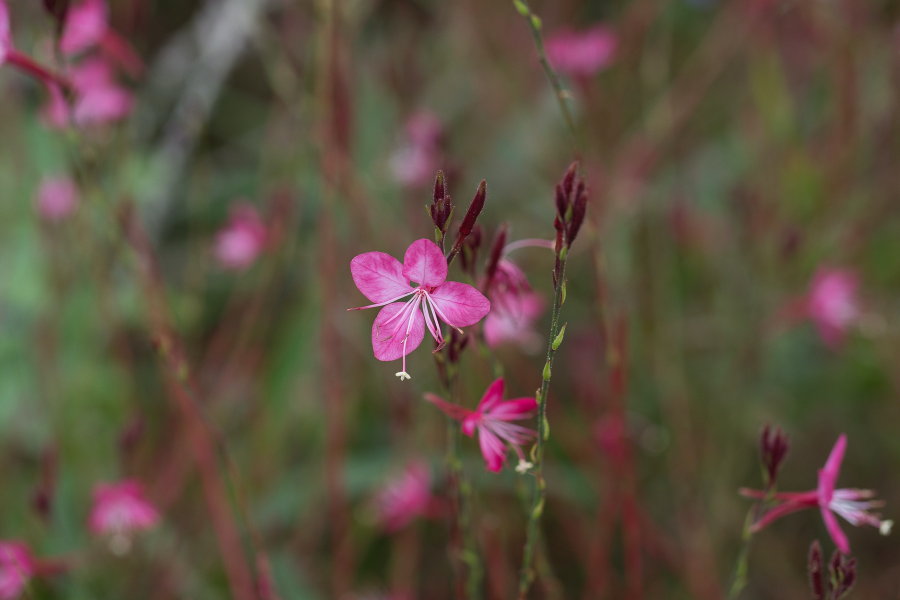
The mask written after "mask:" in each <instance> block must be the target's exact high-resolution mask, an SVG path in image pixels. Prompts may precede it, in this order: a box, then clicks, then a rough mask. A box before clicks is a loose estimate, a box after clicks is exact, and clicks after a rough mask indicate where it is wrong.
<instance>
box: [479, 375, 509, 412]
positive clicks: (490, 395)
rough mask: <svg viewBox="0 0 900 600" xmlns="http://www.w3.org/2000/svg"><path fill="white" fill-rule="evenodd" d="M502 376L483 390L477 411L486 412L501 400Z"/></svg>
mask: <svg viewBox="0 0 900 600" xmlns="http://www.w3.org/2000/svg"><path fill="white" fill-rule="evenodd" d="M503 387H504V382H503V378H502V377H500V378H498V379H495V380H494V381H493V382H491V385H489V386H488V387H487V389H486V390H484V394H483V395H482V396H481V401H480V402H479V403H478V412H488V411H489V410H491V408H493V407H494V406H496V405H497V404H498V403H499V402H500V401H501V400H503Z"/></svg>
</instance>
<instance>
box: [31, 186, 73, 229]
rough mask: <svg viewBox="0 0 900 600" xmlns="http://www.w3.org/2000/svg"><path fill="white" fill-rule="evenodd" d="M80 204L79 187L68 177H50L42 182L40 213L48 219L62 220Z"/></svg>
mask: <svg viewBox="0 0 900 600" xmlns="http://www.w3.org/2000/svg"><path fill="white" fill-rule="evenodd" d="M77 204H78V187H77V186H76V185H75V182H74V181H72V180H71V179H70V178H68V177H48V178H45V179H44V180H43V181H42V182H41V186H40V187H39V188H38V193H37V209H38V213H40V215H41V216H42V217H43V218H44V219H47V220H48V221H60V220H62V219H65V218H66V217H67V216H69V215H70V214H71V213H72V211H73V210H75V207H76V205H77Z"/></svg>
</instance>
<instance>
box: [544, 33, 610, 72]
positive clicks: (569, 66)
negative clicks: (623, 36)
mask: <svg viewBox="0 0 900 600" xmlns="http://www.w3.org/2000/svg"><path fill="white" fill-rule="evenodd" d="M618 43H619V40H618V37H617V36H616V34H615V32H614V31H613V30H612V29H610V28H609V27H606V26H605V25H597V26H595V27H592V28H591V29H588V30H586V31H580V32H578V31H573V30H571V29H561V30H559V31H557V32H556V33H554V34H553V35H551V36H549V37H548V38H547V41H546V42H545V43H544V46H545V48H546V52H547V60H549V61H550V64H551V65H552V66H553V68H554V69H556V70H557V71H561V72H563V73H567V74H569V75H574V76H580V77H589V76H591V75H594V74H595V73H597V72H598V71H600V70H601V69H603V68H604V67H606V66H608V65H609V64H610V63H611V62H612V59H613V55H614V54H615V51H616V47H617V46H618Z"/></svg>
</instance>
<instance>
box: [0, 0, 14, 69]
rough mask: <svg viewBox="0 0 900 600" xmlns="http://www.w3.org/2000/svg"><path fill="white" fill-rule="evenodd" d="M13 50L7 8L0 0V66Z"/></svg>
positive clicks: (2, 0)
mask: <svg viewBox="0 0 900 600" xmlns="http://www.w3.org/2000/svg"><path fill="white" fill-rule="evenodd" d="M12 49H13V43H12V34H11V33H10V31H9V8H8V7H7V6H6V2H4V0H0V66H2V65H3V63H5V62H6V57H7V55H9V53H10V51H11V50H12Z"/></svg>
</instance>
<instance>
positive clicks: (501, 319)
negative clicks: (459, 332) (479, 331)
mask: <svg viewBox="0 0 900 600" xmlns="http://www.w3.org/2000/svg"><path fill="white" fill-rule="evenodd" d="M489 295H490V298H491V312H490V313H489V314H488V316H487V318H486V319H485V320H484V340H485V342H487V345H488V346H490V347H491V348H496V347H497V346H499V345H501V344H504V343H507V342H510V343H515V344H520V345H522V346H524V347H526V348H527V347H533V346H535V345H536V344H537V343H538V342H539V341H540V336H539V335H538V334H537V333H535V332H534V330H533V326H534V321H535V319H537V318H538V317H539V316H540V315H541V313H542V312H543V311H544V301H543V300H542V299H541V297H540V296H539V295H538V294H536V293H535V292H533V291H532V290H531V285H530V284H529V283H528V279H527V278H526V277H525V273H523V272H522V270H521V269H520V268H519V267H518V266H516V264H515V263H513V262H511V261H509V260H507V259H505V258H503V259H501V260H500V262H499V263H498V264H497V272H496V273H495V275H494V280H493V282H492V284H491V289H490V294H489Z"/></svg>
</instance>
